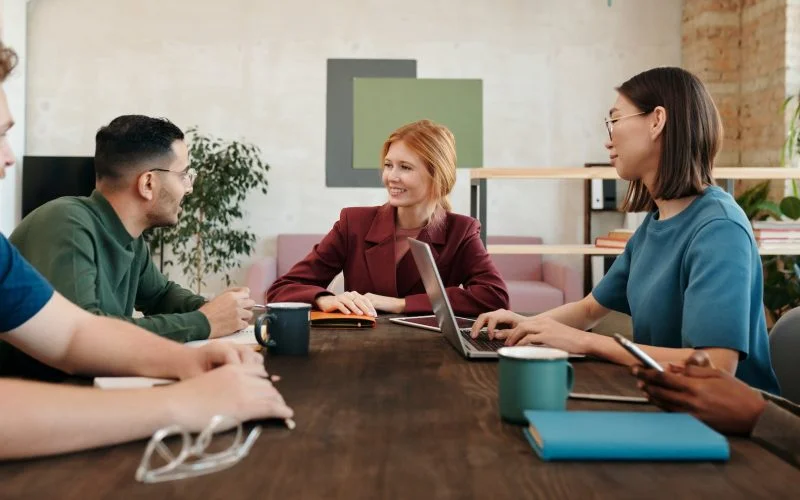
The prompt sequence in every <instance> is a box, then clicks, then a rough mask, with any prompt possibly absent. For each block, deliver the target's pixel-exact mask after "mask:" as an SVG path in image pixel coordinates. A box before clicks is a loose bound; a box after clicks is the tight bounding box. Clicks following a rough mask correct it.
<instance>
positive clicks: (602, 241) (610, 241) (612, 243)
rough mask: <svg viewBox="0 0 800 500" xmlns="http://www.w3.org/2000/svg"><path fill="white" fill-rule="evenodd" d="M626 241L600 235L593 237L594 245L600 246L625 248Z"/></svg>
mask: <svg viewBox="0 0 800 500" xmlns="http://www.w3.org/2000/svg"><path fill="white" fill-rule="evenodd" d="M627 244H628V242H627V241H626V240H618V239H614V238H606V237H604V236H601V237H599V238H595V240H594V246H596V247H600V248H625V245H627Z"/></svg>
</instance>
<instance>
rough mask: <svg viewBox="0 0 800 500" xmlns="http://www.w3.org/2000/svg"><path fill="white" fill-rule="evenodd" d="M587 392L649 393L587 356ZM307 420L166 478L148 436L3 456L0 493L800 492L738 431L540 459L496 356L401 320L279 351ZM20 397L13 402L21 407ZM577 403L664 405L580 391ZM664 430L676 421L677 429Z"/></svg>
mask: <svg viewBox="0 0 800 500" xmlns="http://www.w3.org/2000/svg"><path fill="white" fill-rule="evenodd" d="M573 365H574V367H575V373H576V379H575V388H574V390H575V391H578V392H597V393H607V394H625V395H636V394H637V391H636V389H635V386H634V381H633V379H632V377H631V376H630V375H628V372H627V370H626V369H624V368H621V367H618V366H615V365H611V364H608V363H603V362H599V361H586V360H578V361H574V362H573ZM269 368H270V371H271V372H273V373H276V374H280V375H281V376H282V377H283V380H282V381H280V382H279V388H280V390H281V392H282V393H283V395H284V397H285V398H286V400H287V402H288V403H289V404H290V405H291V406H292V407H293V408H294V410H295V412H296V418H295V420H296V422H297V428H296V429H295V430H294V431H289V430H288V429H286V428H285V427H283V426H282V425H281V424H280V423H265V428H264V431H263V433H262V435H261V437H260V438H259V439H258V441H256V443H255V446H254V447H253V449H252V450H251V452H250V455H248V456H247V457H245V458H244V459H243V460H242V461H241V462H240V463H239V464H237V465H235V466H234V467H232V468H231V469H228V470H224V471H220V472H216V473H213V474H210V475H206V476H201V477H196V478H190V479H184V480H178V481H171V482H166V483H159V484H141V483H138V482H136V480H135V479H134V472H135V470H136V468H137V466H138V464H139V461H140V460H141V457H142V453H143V451H144V447H145V443H146V441H138V442H134V443H128V444H124V445H119V446H113V447H109V448H104V449H99V450H93V451H87V452H82V453H74V454H70V455H64V456H60V457H54V458H46V459H37V460H26V461H18V462H12V463H6V464H2V465H0V498H15V497H20V498H46V499H50V498H60V499H86V498H126V499H127V498H134V499H136V498H141V499H148V500H152V499H156V498H158V499H170V498H198V499H204V498H208V499H216V498H303V499H306V498H348V499H349V498H414V499H417V498H419V499H423V498H424V499H427V498H486V499H487V500H488V499H496V498H547V499H555V498H612V497H613V498H648V499H654V498H669V499H671V500H672V499H675V498H726V499H731V498H752V497H765V498H791V497H793V498H798V495H800V470H798V469H796V468H794V467H792V466H791V465H789V464H787V463H785V462H783V461H781V460H780V459H779V458H778V457H776V456H774V455H772V454H771V453H769V452H768V451H766V450H764V449H762V448H761V447H759V446H758V445H757V444H755V443H753V442H751V441H749V440H747V439H741V438H731V439H730V443H731V460H730V462H728V463H649V462H639V463H633V462H622V463H619V462H573V463H555V462H553V463H545V462H542V461H540V460H539V459H538V458H537V457H536V455H535V454H534V452H533V450H532V449H531V448H530V447H529V446H528V444H527V442H526V441H525V439H524V438H523V436H522V432H521V428H520V427H515V426H512V425H508V424H504V423H502V422H501V421H500V418H499V415H498V409H497V363H496V362H492V361H483V362H468V361H465V360H464V359H462V358H461V357H460V356H459V355H458V354H457V353H456V352H455V351H454V350H453V349H452V348H451V347H450V345H449V344H447V343H446V341H445V340H444V338H443V337H441V335H439V334H437V333H434V332H427V331H424V330H418V329H413V328H407V327H402V326H397V325H394V324H392V323H389V322H388V320H386V319H385V318H382V319H380V322H379V325H378V326H377V328H375V329H372V330H367V331H357V330H339V331H336V330H324V329H314V330H312V342H311V354H310V356H309V357H308V358H279V357H274V358H271V359H270V360H269ZM9 407H12V406H9ZM569 409H586V410H589V409H598V410H599V409H604V410H633V411H657V410H656V409H655V408H654V407H652V406H649V405H641V404H639V405H631V404H620V403H602V402H587V401H570V403H569ZM664 432H669V429H665V430H664Z"/></svg>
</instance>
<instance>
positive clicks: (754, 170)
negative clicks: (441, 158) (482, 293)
mask: <svg viewBox="0 0 800 500" xmlns="http://www.w3.org/2000/svg"><path fill="white" fill-rule="evenodd" d="M469 175H470V179H473V180H477V179H619V176H618V175H617V170H616V169H615V168H614V167H594V168H579V167H545V168H473V169H471V170H470V172H469ZM713 175H714V178H715V179H800V168H784V167H741V168H739V167H733V168H731V167H727V168H715V169H714V171H713Z"/></svg>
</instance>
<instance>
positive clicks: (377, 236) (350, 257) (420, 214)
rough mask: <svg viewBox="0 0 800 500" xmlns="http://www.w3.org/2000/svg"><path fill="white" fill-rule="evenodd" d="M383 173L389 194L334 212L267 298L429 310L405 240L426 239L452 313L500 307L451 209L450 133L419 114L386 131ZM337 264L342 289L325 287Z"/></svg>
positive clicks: (504, 300) (498, 283)
mask: <svg viewBox="0 0 800 500" xmlns="http://www.w3.org/2000/svg"><path fill="white" fill-rule="evenodd" d="M381 161H382V162H383V170H382V179H383V184H384V186H386V190H387V194H388V197H389V200H388V202H387V203H386V204H384V205H381V206H378V207H352V208H345V209H344V210H342V213H341V215H340V216H339V221H338V222H336V224H335V225H334V226H333V229H331V231H330V232H329V233H328V234H327V235H326V236H325V238H323V239H322V241H321V242H320V243H319V245H317V246H315V247H314V249H313V250H312V251H311V253H310V254H308V256H307V257H306V258H305V259H303V260H302V261H301V262H299V263H297V264H296V265H295V266H294V267H292V269H290V270H289V272H288V273H286V274H285V275H284V276H282V277H280V278H279V279H278V280H276V281H275V283H273V285H272V286H271V287H270V289H269V290H268V291H267V301H269V302H284V301H286V302H306V303H309V304H314V305H315V306H316V307H317V308H319V309H321V310H323V311H338V312H342V313H346V314H350V313H354V314H367V315H372V316H375V315H376V314H377V311H383V312H389V313H426V312H427V313H430V312H431V303H430V300H428V296H427V295H426V294H425V288H424V287H423V285H422V279H421V278H420V275H419V272H418V271H417V267H416V265H415V263H414V259H413V257H412V256H411V253H410V252H409V251H408V250H409V244H408V238H416V239H419V240H420V241H424V242H426V243H429V244H430V245H431V250H432V252H433V255H434V259H435V261H436V265H437V267H438V269H439V273H440V274H441V276H442V281H443V282H444V285H445V287H447V295H448V297H449V298H450V302H451V304H452V306H453V309H454V310H455V311H456V313H457V314H464V315H478V314H480V313H482V312H484V311H491V310H492V309H496V308H498V307H508V292H507V291H506V287H505V283H503V279H502V278H501V277H500V274H499V273H498V271H497V269H496V268H495V267H494V264H492V260H491V258H490V257H489V254H488V253H487V252H486V249H485V248H484V246H483V243H482V242H481V240H480V236H479V232H480V226H479V224H478V221H476V220H475V219H473V218H471V217H466V216H463V215H457V214H454V213H452V212H451V211H450V202H449V200H448V199H447V197H448V195H449V194H450V191H451V190H452V189H453V185H454V184H455V182H456V145H455V138H454V137H453V134H452V133H451V132H450V131H449V130H448V129H447V128H446V127H443V126H441V125H438V124H436V123H433V122H431V121H428V120H422V121H418V122H414V123H410V124H408V125H405V126H403V127H400V128H399V129H397V130H395V131H394V132H393V133H392V134H391V135H390V136H389V137H388V138H387V139H386V142H385V143H384V145H383V150H382V152H381ZM341 271H344V284H345V289H346V290H348V291H346V292H345V293H342V294H339V295H333V294H331V293H330V292H329V291H328V290H327V289H326V288H325V287H326V286H328V284H329V283H330V282H331V280H333V278H334V277H335V276H336V275H337V274H339V272H341Z"/></svg>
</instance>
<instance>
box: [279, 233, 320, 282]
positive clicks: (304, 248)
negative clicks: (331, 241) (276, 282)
mask: <svg viewBox="0 0 800 500" xmlns="http://www.w3.org/2000/svg"><path fill="white" fill-rule="evenodd" d="M324 236H325V235H324V234H279V235H278V249H277V252H276V257H277V274H278V276H283V275H284V274H286V273H288V272H289V269H291V268H292V266H294V265H295V264H297V263H298V262H300V261H301V260H303V259H305V258H306V255H308V254H309V252H311V250H312V249H313V248H314V245H316V244H317V243H319V242H320V241H322V238H323V237H324Z"/></svg>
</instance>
